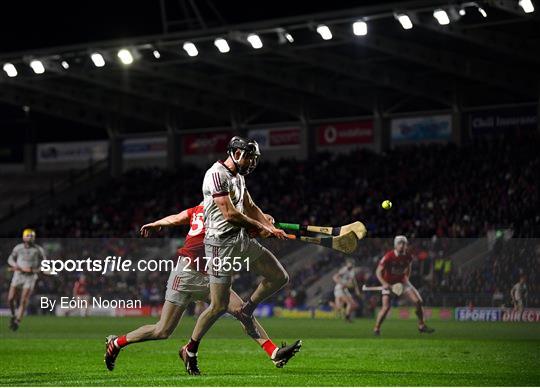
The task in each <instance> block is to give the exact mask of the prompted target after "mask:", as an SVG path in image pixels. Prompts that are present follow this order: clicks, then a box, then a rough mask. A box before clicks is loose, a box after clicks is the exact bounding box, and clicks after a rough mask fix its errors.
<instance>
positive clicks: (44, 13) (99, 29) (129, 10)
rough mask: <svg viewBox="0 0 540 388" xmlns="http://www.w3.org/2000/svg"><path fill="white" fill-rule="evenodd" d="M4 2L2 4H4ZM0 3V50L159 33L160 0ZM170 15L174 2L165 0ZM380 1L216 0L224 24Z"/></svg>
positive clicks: (205, 10) (204, 9) (203, 4)
mask: <svg viewBox="0 0 540 388" xmlns="http://www.w3.org/2000/svg"><path fill="white" fill-rule="evenodd" d="M196 2H197V4H199V5H200V9H201V12H202V13H203V15H204V16H205V19H206V18H207V19H209V21H212V19H214V18H213V15H212V13H211V11H210V9H209V8H208V7H207V6H206V0H196ZM3 3H5V2H3ZM9 3H11V4H10V5H8V4H2V7H1V10H0V33H1V36H2V38H1V39H0V52H2V53H7V52H10V51H19V50H27V49H35V48H43V47H50V46H58V45H66V44H75V43H83V42H87V41H96V40H106V39H116V38H128V37H132V36H137V35H148V34H160V33H161V32H162V27H161V17H160V5H159V4H160V1H159V0H131V1H127V0H109V1H102V0H93V1H83V0H71V1H65V0H60V1H45V2H42V1H28V0H19V1H15V2H9ZM166 3H167V4H169V5H170V6H169V9H170V10H171V11H172V12H171V14H172V16H174V11H175V9H176V10H178V6H177V4H178V3H179V2H178V1H177V0H166ZM376 3H380V1H376V0H364V1H333V2H327V1H298V0H297V1H291V0H289V1H283V0H273V1H258V2H254V1H234V0H229V1H225V0H221V1H217V0H214V4H215V6H216V8H217V9H218V10H219V12H220V13H221V15H222V16H223V17H224V19H225V20H226V22H227V23H228V24H234V23H241V22H249V21H255V20H264V19H271V18H276V17H286V16H293V15H301V14H306V13H315V12H324V11H331V10H337V9H342V8H350V7H356V6H361V5H367V4H376Z"/></svg>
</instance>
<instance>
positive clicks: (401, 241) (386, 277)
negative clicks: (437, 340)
mask: <svg viewBox="0 0 540 388" xmlns="http://www.w3.org/2000/svg"><path fill="white" fill-rule="evenodd" d="M408 243H409V242H408V241H407V237H405V236H396V237H395V238H394V249H393V250H391V251H388V252H386V254H385V255H384V257H383V258H382V259H381V260H380V261H379V265H378V266H377V270H376V272H375V273H376V275H377V278H378V279H379V281H380V282H381V285H382V286H383V291H382V308H381V310H380V311H379V314H378V315H377V321H376V323H375V328H374V329H373V333H374V334H375V335H377V336H378V335H380V334H381V325H382V323H383V321H384V319H385V318H386V315H387V314H388V311H389V310H390V289H391V287H392V285H393V284H396V283H402V284H403V294H404V295H405V296H406V297H407V298H408V299H409V300H410V301H411V302H412V303H414V305H415V306H416V316H417V317H418V331H419V332H420V333H429V334H430V333H433V332H434V331H435V330H434V329H432V328H430V327H427V326H426V324H425V322H424V307H423V301H422V297H421V296H420V294H419V293H418V291H417V290H416V288H414V286H413V285H412V284H411V282H410V281H409V276H410V274H411V266H412V260H413V259H412V256H411V255H410V254H409V252H408Z"/></svg>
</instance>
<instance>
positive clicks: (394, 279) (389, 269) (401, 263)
mask: <svg viewBox="0 0 540 388" xmlns="http://www.w3.org/2000/svg"><path fill="white" fill-rule="evenodd" d="M411 262H412V256H411V255H410V254H409V253H405V254H404V255H397V254H396V251H395V250H391V251H388V252H386V254H385V255H384V256H383V258H382V259H381V261H379V266H380V267H382V277H383V279H384V280H386V281H387V282H388V283H390V284H394V283H400V282H403V281H404V280H405V274H406V273H407V268H409V265H410V264H411Z"/></svg>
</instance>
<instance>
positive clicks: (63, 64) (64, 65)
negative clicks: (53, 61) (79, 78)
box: [61, 61, 69, 70]
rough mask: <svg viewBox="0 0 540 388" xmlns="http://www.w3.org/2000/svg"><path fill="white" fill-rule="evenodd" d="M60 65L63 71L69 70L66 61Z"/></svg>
mask: <svg viewBox="0 0 540 388" xmlns="http://www.w3.org/2000/svg"><path fill="white" fill-rule="evenodd" d="M61 65H62V67H63V68H64V69H66V70H67V69H69V63H67V61H62V63H61Z"/></svg>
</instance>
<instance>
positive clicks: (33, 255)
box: [8, 243, 45, 270]
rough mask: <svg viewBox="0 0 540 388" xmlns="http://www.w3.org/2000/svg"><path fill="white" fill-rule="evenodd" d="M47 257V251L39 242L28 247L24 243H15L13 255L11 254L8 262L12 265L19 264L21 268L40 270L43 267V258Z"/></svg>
mask: <svg viewBox="0 0 540 388" xmlns="http://www.w3.org/2000/svg"><path fill="white" fill-rule="evenodd" d="M44 259H45V251H44V250H43V248H42V247H41V246H39V245H37V244H31V245H28V247H26V246H25V245H24V243H20V244H17V245H15V248H13V251H12V252H11V255H9V258H8V263H9V264H10V265H14V264H17V266H18V267H21V268H31V269H33V270H38V269H40V267H41V260H44Z"/></svg>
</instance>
